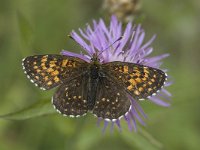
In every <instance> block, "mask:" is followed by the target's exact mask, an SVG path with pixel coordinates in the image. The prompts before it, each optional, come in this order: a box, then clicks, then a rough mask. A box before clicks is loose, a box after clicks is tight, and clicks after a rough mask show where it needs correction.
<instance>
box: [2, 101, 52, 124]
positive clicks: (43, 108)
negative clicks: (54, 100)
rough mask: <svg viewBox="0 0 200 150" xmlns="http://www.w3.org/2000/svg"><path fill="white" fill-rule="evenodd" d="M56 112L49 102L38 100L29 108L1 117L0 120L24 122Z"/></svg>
mask: <svg viewBox="0 0 200 150" xmlns="http://www.w3.org/2000/svg"><path fill="white" fill-rule="evenodd" d="M55 112H56V111H55V110H54V109H53V107H52V104H51V102H50V101H49V100H40V101H38V102H36V103H34V104H32V105H30V106H29V107H26V108H23V109H21V110H19V111H16V112H12V113H9V114H6V115H1V116H0V118H2V119H8V120H25V119H30V118H33V117H39V116H43V115H48V114H53V113H55Z"/></svg>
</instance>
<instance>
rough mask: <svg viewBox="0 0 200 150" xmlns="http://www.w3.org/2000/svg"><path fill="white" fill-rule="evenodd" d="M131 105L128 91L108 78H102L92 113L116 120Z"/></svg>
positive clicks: (105, 118)
mask: <svg viewBox="0 0 200 150" xmlns="http://www.w3.org/2000/svg"><path fill="white" fill-rule="evenodd" d="M130 107H131V102H130V100H129V98H128V96H127V93H126V91H125V90H124V89H123V88H122V87H120V86H118V85H117V84H116V83H115V82H113V81H112V80H109V79H108V78H106V77H105V78H100V81H99V86H98V89H97V93H96V102H95V105H94V109H93V111H92V113H93V114H94V115H95V116H97V117H98V118H102V119H104V120H107V121H110V120H112V121H116V120H117V119H120V118H121V117H122V116H123V115H125V114H126V113H127V112H128V111H129V109H130Z"/></svg>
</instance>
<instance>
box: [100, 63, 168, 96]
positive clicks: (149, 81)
mask: <svg viewBox="0 0 200 150" xmlns="http://www.w3.org/2000/svg"><path fill="white" fill-rule="evenodd" d="M102 68H103V70H105V71H106V72H107V75H108V76H110V77H112V78H113V79H115V80H116V81H117V82H118V83H119V84H121V85H123V86H124V88H125V90H126V91H127V92H128V93H130V94H131V96H133V98H136V99H145V98H147V97H148V96H151V95H153V94H155V93H156V92H157V91H159V90H160V89H161V88H162V86H163V85H164V82H165V80H166V78H167V76H166V74H165V73H164V72H163V71H161V70H159V69H156V68H151V67H147V66H143V65H140V64H133V63H127V62H110V63H106V64H103V65H102Z"/></svg>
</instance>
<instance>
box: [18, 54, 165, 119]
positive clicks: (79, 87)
mask: <svg viewBox="0 0 200 150" xmlns="http://www.w3.org/2000/svg"><path fill="white" fill-rule="evenodd" d="M22 65H23V69H24V72H25V74H26V75H27V77H28V78H29V79H30V81H31V82H33V83H34V84H35V85H36V86H38V87H39V88H41V89H43V90H49V89H52V88H54V87H58V88H57V91H56V92H55V94H54V95H53V97H52V102H53V105H54V106H55V108H56V109H57V110H58V111H59V112H60V113H61V114H63V115H67V116H70V117H74V116H75V117H79V116H82V115H85V114H86V113H87V112H92V113H93V114H94V115H95V116H97V117H99V118H103V119H104V120H112V121H116V120H117V119H119V118H120V117H122V116H123V115H125V114H126V113H127V112H128V111H129V110H130V109H131V102H130V100H129V97H128V96H132V97H133V98H134V99H136V100H142V99H146V98H148V97H149V96H152V95H155V94H156V93H157V92H158V91H159V90H160V89H161V88H162V86H163V85H164V83H165V81H166V79H167V75H166V73H164V72H163V71H162V70H159V69H156V68H152V67H148V66H144V65H140V64H135V63H129V62H120V61H113V62H108V63H101V62H100V61H99V58H98V56H97V55H96V54H94V55H93V57H92V58H91V61H90V62H87V61H85V60H83V59H81V58H78V57H72V56H65V55H56V54H48V55H35V56H29V57H26V58H25V59H23V61H22Z"/></svg>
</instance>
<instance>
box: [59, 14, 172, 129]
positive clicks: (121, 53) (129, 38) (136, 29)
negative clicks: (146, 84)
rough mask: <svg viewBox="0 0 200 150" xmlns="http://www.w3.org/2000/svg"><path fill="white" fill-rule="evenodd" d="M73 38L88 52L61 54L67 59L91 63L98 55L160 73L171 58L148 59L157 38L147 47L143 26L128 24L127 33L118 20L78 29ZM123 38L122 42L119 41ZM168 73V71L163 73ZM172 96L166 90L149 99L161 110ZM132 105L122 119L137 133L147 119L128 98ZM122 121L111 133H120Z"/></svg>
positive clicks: (148, 43) (149, 42)
mask: <svg viewBox="0 0 200 150" xmlns="http://www.w3.org/2000/svg"><path fill="white" fill-rule="evenodd" d="M71 37H72V38H73V39H74V40H75V41H76V42H77V43H78V44H79V45H81V47H82V48H83V50H85V53H81V54H77V53H72V52H69V51H66V50H63V51H62V52H61V54H63V55H67V56H75V57H79V58H81V59H83V60H85V61H87V62H90V61H91V58H92V57H93V55H94V54H98V58H99V60H100V62H101V63H107V62H113V61H121V62H129V63H136V64H140V65H144V66H149V67H153V68H157V69H160V66H161V64H162V62H161V60H162V59H163V58H166V57H168V56H169V55H168V54H162V55H159V56H154V57H151V56H149V55H150V54H151V53H152V52H153V47H152V46H151V44H152V42H153V41H154V39H155V37H156V36H155V35H154V36H153V37H152V38H151V39H150V40H149V41H147V42H146V43H144V38H145V32H144V30H143V29H142V27H141V25H132V23H131V22H129V23H128V24H127V25H126V27H125V29H124V30H123V28H122V23H121V22H119V21H118V20H117V18H116V17H115V16H112V17H111V21H110V25H109V26H108V27H107V26H106V25H105V23H104V21H103V20H102V19H100V20H99V21H96V20H93V25H92V26H90V25H89V24H87V27H86V29H84V30H82V29H79V34H77V32H75V31H72V32H71ZM120 37H122V38H120ZM162 70H163V71H164V72H166V71H167V70H166V69H162ZM169 85H170V83H169V82H166V83H165V86H169ZM170 96H171V94H170V93H169V92H168V91H167V90H166V89H164V88H162V89H161V90H160V92H159V93H157V94H156V95H152V96H149V97H148V99H149V100H150V101H151V102H153V103H155V104H158V105H161V106H165V107H167V106H169V105H170V104H169V100H170ZM129 99H130V101H131V109H129V111H128V112H127V113H126V114H124V115H123V118H124V119H125V121H126V122H127V124H128V127H129V129H130V130H132V129H135V130H136V121H138V122H139V123H140V124H142V125H145V122H144V121H143V120H144V118H146V117H147V116H146V115H145V113H144V111H143V110H142V108H141V107H140V105H139V101H138V100H137V99H134V98H133V97H131V96H129ZM120 119H121V118H118V119H116V120H115V121H111V130H112V129H113V127H114V125H117V127H118V128H119V129H120V130H121V125H120ZM102 120H103V119H102V118H98V122H100V121H102ZM103 121H104V128H103V130H105V129H106V127H107V126H108V124H109V121H108V120H103Z"/></svg>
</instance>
